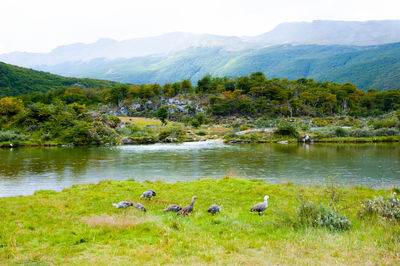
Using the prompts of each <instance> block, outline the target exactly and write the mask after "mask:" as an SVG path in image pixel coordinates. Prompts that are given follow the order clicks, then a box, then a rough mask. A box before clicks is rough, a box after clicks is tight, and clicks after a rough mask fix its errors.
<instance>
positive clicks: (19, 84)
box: [0, 62, 118, 97]
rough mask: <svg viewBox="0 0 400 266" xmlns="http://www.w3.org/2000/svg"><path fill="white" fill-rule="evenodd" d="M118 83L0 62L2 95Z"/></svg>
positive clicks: (95, 86) (107, 86)
mask: <svg viewBox="0 0 400 266" xmlns="http://www.w3.org/2000/svg"><path fill="white" fill-rule="evenodd" d="M117 84H118V82H114V81H107V80H96V79H83V78H66V77H62V76H58V75H53V74H50V73H47V72H43V71H36V70H32V69H27V68H23V67H17V66H13V65H9V64H5V63H2V62H0V97H4V96H17V95H21V94H29V93H32V92H46V91H49V90H50V89H55V88H61V87H80V88H98V89H103V88H111V87H113V86H116V85H117Z"/></svg>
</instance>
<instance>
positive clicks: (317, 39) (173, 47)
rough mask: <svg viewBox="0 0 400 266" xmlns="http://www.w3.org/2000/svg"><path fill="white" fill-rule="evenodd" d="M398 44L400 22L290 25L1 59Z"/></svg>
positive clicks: (51, 60) (23, 61)
mask: <svg viewBox="0 0 400 266" xmlns="http://www.w3.org/2000/svg"><path fill="white" fill-rule="evenodd" d="M394 42H400V20H382V21H364V22H360V21H324V20H317V21H313V22H290V23H282V24H280V25H278V26H277V27H276V28H275V29H273V30H272V31H269V32H266V33H264V34H261V35H258V36H254V37H237V36H220V35H213V34H193V33H186V32H172V33H167V34H163V35H160V36H153V37H143V38H135V39H130V40H123V41H116V40H113V39H100V40H98V41H97V42H94V43H89V44H85V43H75V44H70V45H63V46H59V47H57V48H55V49H54V50H52V51H51V52H49V53H27V52H13V53H8V54H2V55H0V61H2V62H6V63H9V64H14V65H18V66H23V67H32V68H36V66H38V65H47V66H48V65H56V64H63V63H67V62H76V61H82V62H86V61H89V60H93V59H96V58H106V59H111V60H115V59H118V58H132V57H142V56H149V55H158V56H160V55H162V56H165V55H167V54H169V53H175V52H179V51H183V50H185V49H187V48H190V47H200V48H216V47H222V48H224V49H226V50H229V51H237V50H246V49H257V48H263V47H266V46H271V45H279V44H323V45H336V44H338V45H379V44H386V43H394Z"/></svg>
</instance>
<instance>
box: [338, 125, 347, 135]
mask: <svg viewBox="0 0 400 266" xmlns="http://www.w3.org/2000/svg"><path fill="white" fill-rule="evenodd" d="M335 136H336V137H346V136H347V130H346V129H344V128H342V127H337V128H335Z"/></svg>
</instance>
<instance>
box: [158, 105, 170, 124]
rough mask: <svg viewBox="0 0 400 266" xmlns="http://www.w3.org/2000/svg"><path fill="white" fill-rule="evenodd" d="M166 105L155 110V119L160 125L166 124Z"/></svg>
mask: <svg viewBox="0 0 400 266" xmlns="http://www.w3.org/2000/svg"><path fill="white" fill-rule="evenodd" d="M168 107H169V106H168V105H164V106H161V107H159V108H158V110H157V113H156V115H157V118H158V119H160V120H161V123H162V124H163V125H166V124H167V118H168Z"/></svg>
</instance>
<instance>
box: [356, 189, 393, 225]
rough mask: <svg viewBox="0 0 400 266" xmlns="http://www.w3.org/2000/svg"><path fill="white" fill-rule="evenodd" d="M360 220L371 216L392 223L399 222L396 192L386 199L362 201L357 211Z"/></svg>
mask: <svg viewBox="0 0 400 266" xmlns="http://www.w3.org/2000/svg"><path fill="white" fill-rule="evenodd" d="M359 215H360V217H361V218H367V217H369V216H372V215H377V216H378V217H380V218H382V219H384V220H386V219H387V220H389V221H392V222H399V221H400V199H398V198H397V196H396V192H394V193H393V195H391V196H390V197H388V198H387V199H384V198H383V197H379V198H374V199H373V200H364V202H363V203H362V204H361V209H360V210H359Z"/></svg>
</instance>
